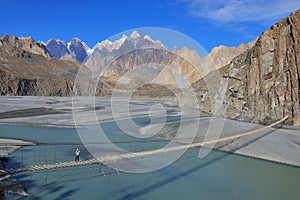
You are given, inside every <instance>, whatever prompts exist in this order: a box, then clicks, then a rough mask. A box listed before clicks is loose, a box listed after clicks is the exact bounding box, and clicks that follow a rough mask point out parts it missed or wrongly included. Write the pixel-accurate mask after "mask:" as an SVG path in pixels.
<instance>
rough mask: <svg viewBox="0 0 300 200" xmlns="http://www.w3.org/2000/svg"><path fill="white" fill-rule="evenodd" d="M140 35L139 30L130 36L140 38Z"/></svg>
mask: <svg viewBox="0 0 300 200" xmlns="http://www.w3.org/2000/svg"><path fill="white" fill-rule="evenodd" d="M139 37H141V35H140V34H139V32H138V31H133V32H132V33H131V35H130V38H132V39H136V38H139Z"/></svg>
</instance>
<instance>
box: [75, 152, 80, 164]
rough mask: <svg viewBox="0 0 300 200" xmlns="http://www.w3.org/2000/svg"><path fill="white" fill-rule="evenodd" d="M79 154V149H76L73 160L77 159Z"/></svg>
mask: <svg viewBox="0 0 300 200" xmlns="http://www.w3.org/2000/svg"><path fill="white" fill-rule="evenodd" d="M79 154H80V151H79V149H76V151H75V156H76V157H75V161H79Z"/></svg>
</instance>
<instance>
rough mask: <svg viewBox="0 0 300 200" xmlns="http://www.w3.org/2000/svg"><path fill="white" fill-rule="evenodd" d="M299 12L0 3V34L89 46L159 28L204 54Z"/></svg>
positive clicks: (254, 6) (259, 0)
mask: <svg viewBox="0 0 300 200" xmlns="http://www.w3.org/2000/svg"><path fill="white" fill-rule="evenodd" d="M299 8H300V0H289V1H284V0H173V1H170V0H144V1H142V0H138V1H137V0H136V1H134V0H127V1H120V0H109V1H101V0H100V1H96V0H84V1H83V0H65V1H64V0H59V1H58V0H51V1H46V0H0V11H1V12H0V19H1V29H0V35H15V36H18V37H20V36H32V37H33V38H34V39H35V40H42V41H47V40H48V39H50V38H58V39H62V40H66V41H70V40H71V39H72V38H73V37H78V38H80V39H81V40H82V41H84V42H86V43H87V44H88V45H89V46H90V47H93V46H94V45H95V44H96V43H97V42H99V41H102V40H104V39H107V38H109V37H111V36H113V35H115V34H118V33H120V32H123V31H126V30H128V29H134V28H141V27H162V28H169V29H173V30H176V31H179V32H181V33H183V34H186V35H188V36H189V37H191V38H193V39H194V40H196V41H197V42H198V43H199V44H201V45H202V46H203V47H204V48H205V49H206V50H207V51H210V50H211V49H212V48H213V47H215V46H218V45H221V44H223V45H227V46H237V45H239V44H240V43H247V42H248V41H250V40H253V39H255V38H256V37H257V36H259V35H260V34H261V33H262V32H263V31H264V30H266V29H268V28H270V26H271V25H272V24H274V23H275V22H277V21H278V20H280V19H282V18H284V17H287V16H288V15H289V14H290V13H291V12H292V11H295V10H297V9H299ZM163 42H164V41H163Z"/></svg>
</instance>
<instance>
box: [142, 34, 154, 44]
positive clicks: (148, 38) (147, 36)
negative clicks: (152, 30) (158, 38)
mask: <svg viewBox="0 0 300 200" xmlns="http://www.w3.org/2000/svg"><path fill="white" fill-rule="evenodd" d="M144 39H145V40H149V41H151V42H153V43H154V40H153V39H152V38H151V37H150V36H149V35H145V36H144Z"/></svg>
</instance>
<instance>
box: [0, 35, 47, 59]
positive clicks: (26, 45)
mask: <svg viewBox="0 0 300 200" xmlns="http://www.w3.org/2000/svg"><path fill="white" fill-rule="evenodd" d="M3 46H11V47H15V48H20V49H23V50H25V51H27V52H29V53H34V54H38V55H41V56H44V57H46V58H50V57H51V55H50V53H49V52H48V50H47V48H46V47H45V45H44V44H42V43H41V42H35V41H34V40H33V39H32V37H21V38H17V37H15V36H10V35H6V36H2V37H0V48H1V47H3Z"/></svg>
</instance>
